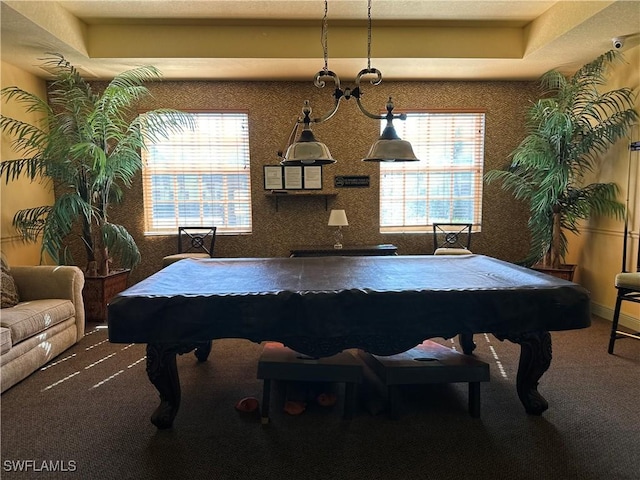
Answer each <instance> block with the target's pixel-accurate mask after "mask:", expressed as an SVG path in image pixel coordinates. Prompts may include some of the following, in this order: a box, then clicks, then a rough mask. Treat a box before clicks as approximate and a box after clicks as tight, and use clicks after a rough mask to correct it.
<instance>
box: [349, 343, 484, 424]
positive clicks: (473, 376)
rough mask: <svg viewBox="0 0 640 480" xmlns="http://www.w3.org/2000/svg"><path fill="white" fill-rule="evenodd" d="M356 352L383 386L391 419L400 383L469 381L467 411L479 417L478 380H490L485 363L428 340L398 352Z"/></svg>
mask: <svg viewBox="0 0 640 480" xmlns="http://www.w3.org/2000/svg"><path fill="white" fill-rule="evenodd" d="M358 355H359V356H360V358H362V360H363V361H364V362H365V364H366V366H367V367H368V368H369V369H370V370H371V371H373V373H374V374H375V376H376V377H377V379H379V381H380V382H381V383H382V384H383V386H384V388H386V396H387V399H388V404H389V413H390V415H391V417H392V418H398V402H399V390H398V387H399V386H400V385H412V384H425V383H456V382H468V383H469V413H470V414H471V416H472V417H474V418H477V417H480V382H488V381H489V364H488V363H485V362H482V361H480V360H478V359H476V358H474V357H470V356H468V355H463V354H461V353H458V352H456V351H455V350H452V349H450V348H447V347H444V346H442V345H440V344H438V343H436V342H432V341H430V340H427V341H425V342H424V343H422V344H420V345H418V346H416V347H414V348H412V349H411V350H408V351H406V352H404V353H399V354H397V355H391V356H386V357H385V356H378V355H372V354H370V353H366V352H364V351H362V350H360V351H358Z"/></svg>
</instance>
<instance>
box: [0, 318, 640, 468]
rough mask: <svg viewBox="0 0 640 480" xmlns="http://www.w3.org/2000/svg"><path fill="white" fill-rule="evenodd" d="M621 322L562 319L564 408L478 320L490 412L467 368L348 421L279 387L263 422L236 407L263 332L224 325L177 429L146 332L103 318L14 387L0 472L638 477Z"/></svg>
mask: <svg viewBox="0 0 640 480" xmlns="http://www.w3.org/2000/svg"><path fill="white" fill-rule="evenodd" d="M609 326H610V324H609V323H608V322H606V321H604V320H602V319H598V318H594V324H593V326H592V327H591V328H589V329H585V330H580V331H571V332H553V333H552V339H553V343H554V359H553V361H552V364H551V368H550V369H549V371H548V372H547V373H546V374H545V375H544V376H543V377H542V380H541V383H540V387H539V390H540V392H541V393H542V394H543V395H544V396H545V397H546V399H547V400H548V401H549V404H550V408H549V410H548V411H547V412H545V413H544V414H543V415H542V416H541V417H532V416H528V415H526V414H525V412H524V409H523V407H522V405H521V403H520V402H519V400H518V398H517V395H516V391H515V376H516V369H517V360H518V356H519V347H518V346H517V345H513V344H511V343H508V342H506V343H503V342H500V341H498V340H496V339H495V338H493V337H491V336H483V335H476V337H475V339H476V342H477V343H478V349H477V350H476V356H477V357H478V358H479V359H481V360H484V361H486V362H487V363H489V364H490V365H491V382H489V383H483V384H482V416H481V418H480V419H474V418H471V417H470V416H469V414H468V413H467V388H466V385H464V384H455V385H433V386H428V387H421V388H411V389H406V390H405V391H404V392H403V409H402V416H401V418H400V419H399V420H391V419H389V418H388V417H387V416H386V415H385V414H380V415H372V414H371V413H368V412H367V411H366V409H364V408H360V409H359V410H358V411H357V412H356V415H355V417H354V418H353V420H351V421H349V422H345V421H343V420H342V418H341V415H340V405H339V404H338V405H337V406H336V407H334V408H333V409H331V408H329V409H327V408H323V407H320V406H318V405H314V404H310V405H309V407H308V409H307V411H305V412H304V413H303V414H302V415H300V416H296V417H293V416H288V415H286V414H285V413H283V412H282V398H280V397H281V395H282V391H277V392H274V397H273V399H272V414H271V419H272V421H271V424H269V425H267V426H263V425H261V423H260V419H259V417H258V415H257V414H256V415H251V414H239V413H238V412H236V411H235V409H234V404H235V403H236V401H238V400H239V399H241V398H242V397H246V396H255V397H257V398H260V396H261V388H262V385H261V382H259V381H258V380H257V379H256V364H257V359H258V356H259V354H260V351H261V346H260V345H256V344H252V343H250V342H248V341H244V340H220V341H216V342H214V347H213V351H212V353H211V356H210V357H209V360H208V361H207V362H206V363H197V362H196V360H195V358H194V356H193V354H187V355H184V356H181V357H179V358H178V369H179V373H180V378H181V385H182V405H181V408H180V411H179V413H178V416H177V418H176V420H175V423H174V427H173V429H171V430H167V431H158V430H156V428H155V427H154V426H153V425H152V424H151V423H150V422H149V416H150V414H151V412H152V411H153V409H154V408H155V406H156V405H157V398H158V397H157V392H156V391H155V389H154V388H153V386H152V385H151V383H150V382H149V381H148V379H147V376H146V373H145V358H144V355H145V349H144V346H143V345H117V344H110V343H109V342H108V341H107V340H106V330H105V329H89V333H88V334H87V336H86V337H85V338H84V339H83V340H82V341H81V342H80V343H79V344H78V345H76V346H75V347H73V348H72V349H70V350H68V351H67V352H65V353H64V354H63V355H61V356H60V357H58V358H56V359H55V360H54V361H53V362H51V363H50V364H48V365H47V366H46V367H44V368H43V369H42V370H41V371H38V372H36V373H35V374H33V375H31V376H30V377H29V378H27V379H26V380H24V381H23V382H21V383H20V384H18V385H16V386H15V387H13V388H12V389H10V390H9V391H7V392H5V393H4V394H3V395H2V397H1V399H0V400H1V409H2V424H1V437H2V438H1V447H2V450H1V455H2V462H1V463H2V465H1V470H0V476H1V477H2V479H13V478H19V479H27V478H47V479H52V478H82V479H165V478H166V479H182V478H184V479H193V478H199V477H201V478H207V479H211V480H226V479H236V480H244V479H294V478H295V479H300V480H306V479H309V480H324V479H327V480H329V479H331V480H335V479H367V480H378V479H380V480H387V479H388V480H396V479H398V480H402V479H412V480H413V479H421V480H448V479H456V480H464V479H474V480H482V479H505V480H506V479H509V480H519V479H531V480H533V479H536V480H542V479H550V480H551V479H553V480H556V479H558V480H569V479H576V480H578V479H579V480H601V479H602V480H604V479H607V480H637V479H638V478H639V476H640V421H638V405H639V403H638V402H639V400H640V342H636V341H634V340H631V339H627V340H621V341H619V342H618V343H617V345H616V355H615V356H611V355H608V354H607V353H606V348H607V342H608V334H609ZM441 343H443V344H445V345H448V346H450V345H451V342H450V341H444V340H443V341H441ZM20 468H22V469H23V471H22V472H20V471H17V470H19V469H20ZM51 469H56V470H58V471H56V472H51V471H48V470H51ZM24 470H26V471H24ZM61 470H62V471H61Z"/></svg>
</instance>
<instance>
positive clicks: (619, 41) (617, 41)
mask: <svg viewBox="0 0 640 480" xmlns="http://www.w3.org/2000/svg"><path fill="white" fill-rule="evenodd" d="M611 42H612V43H613V48H622V47H624V38H622V37H616V38H612V39H611Z"/></svg>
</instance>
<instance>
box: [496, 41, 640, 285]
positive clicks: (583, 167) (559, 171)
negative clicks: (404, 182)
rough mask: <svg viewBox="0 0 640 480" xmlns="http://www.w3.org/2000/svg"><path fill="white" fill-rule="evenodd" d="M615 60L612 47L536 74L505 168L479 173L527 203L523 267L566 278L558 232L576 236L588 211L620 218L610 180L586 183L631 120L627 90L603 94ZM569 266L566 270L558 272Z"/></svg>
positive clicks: (632, 112) (631, 102) (561, 237)
mask: <svg viewBox="0 0 640 480" xmlns="http://www.w3.org/2000/svg"><path fill="white" fill-rule="evenodd" d="M618 60H622V56H621V53H620V52H618V51H615V50H611V51H608V52H606V53H604V54H602V55H600V56H599V57H598V58H596V59H595V60H593V61H591V62H589V63H587V64H586V65H584V66H582V67H581V68H580V69H579V70H578V71H577V72H576V73H575V74H573V75H572V76H568V77H567V76H564V75H563V74H562V73H560V72H559V71H556V70H551V71H549V72H547V73H545V74H544V75H542V76H541V77H540V79H539V83H540V87H541V90H542V97H541V98H540V99H539V100H537V101H536V102H535V103H533V105H532V106H531V107H530V109H529V110H528V114H527V129H528V133H527V136H526V137H525V138H524V140H522V142H521V143H520V144H519V145H518V146H517V147H516V149H515V150H514V151H513V152H512V154H511V160H512V161H511V164H510V165H509V167H508V168H507V169H506V170H492V171H489V172H487V173H486V174H485V180H486V181H487V182H489V183H490V182H493V181H499V182H501V186H502V187H503V188H504V189H505V190H508V191H511V192H512V193H513V195H514V197H515V198H516V199H519V200H524V201H526V202H528V205H529V212H530V216H529V221H528V226H529V230H530V234H531V244H530V250H529V253H528V255H527V257H526V258H525V259H524V260H523V262H522V263H523V264H525V265H527V266H534V268H540V269H544V268H549V269H552V270H553V271H555V272H556V275H557V276H561V277H564V278H567V279H572V272H573V268H572V267H569V266H567V267H564V265H565V263H564V262H565V256H566V253H567V237H566V234H565V232H572V233H575V234H578V233H579V229H580V222H581V221H583V220H587V219H589V218H590V217H591V216H593V215H608V216H616V217H621V216H622V215H623V214H624V205H623V204H622V203H620V202H619V201H618V200H617V194H618V187H617V185H616V184H615V183H591V184H585V183H586V182H585V175H586V174H587V173H588V172H591V171H593V169H594V167H595V166H596V165H597V162H598V160H599V158H601V156H602V154H604V153H605V152H606V151H607V150H608V149H609V148H610V147H611V146H612V145H613V144H614V143H616V142H617V141H618V140H620V139H621V138H623V137H625V136H626V135H627V134H628V132H629V129H630V127H631V126H632V125H633V124H634V122H636V121H637V119H638V113H637V112H636V111H635V110H634V108H633V105H634V94H633V92H632V90H631V89H629V88H619V89H615V90H610V91H602V87H603V86H604V85H605V84H606V79H607V72H608V69H609V67H610V66H611V65H612V64H613V63H614V62H615V61H618ZM565 268H566V269H568V270H569V273H568V274H563V273H559V274H558V273H557V272H560V271H562V270H563V269H565Z"/></svg>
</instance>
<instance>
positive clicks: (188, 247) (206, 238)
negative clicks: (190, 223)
mask: <svg viewBox="0 0 640 480" xmlns="http://www.w3.org/2000/svg"><path fill="white" fill-rule="evenodd" d="M216 230H217V227H178V237H177V238H178V253H174V254H173V255H167V256H166V257H164V258H163V259H162V267H163V268H164V267H166V266H167V265H170V264H172V263H174V262H177V261H179V260H183V259H185V258H211V257H213V250H214V247H215V244H216Z"/></svg>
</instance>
